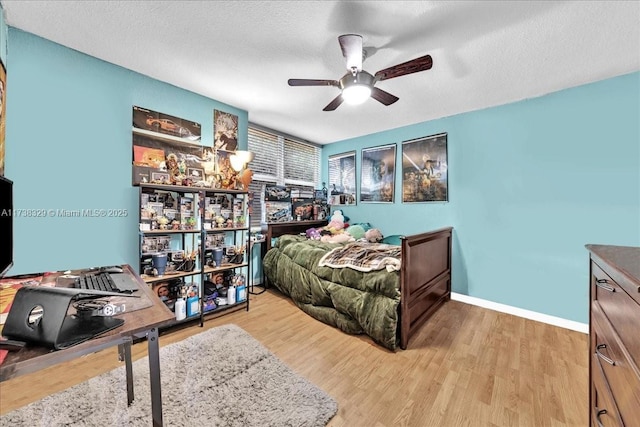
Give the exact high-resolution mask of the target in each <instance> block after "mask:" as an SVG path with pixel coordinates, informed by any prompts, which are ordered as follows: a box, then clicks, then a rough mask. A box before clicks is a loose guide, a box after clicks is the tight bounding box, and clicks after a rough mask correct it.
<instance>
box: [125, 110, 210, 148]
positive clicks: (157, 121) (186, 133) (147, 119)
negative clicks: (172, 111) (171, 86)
mask: <svg viewBox="0 0 640 427" xmlns="http://www.w3.org/2000/svg"><path fill="white" fill-rule="evenodd" d="M133 127H134V129H137V130H141V131H142V132H143V133H147V134H149V135H154V134H162V135H169V136H171V137H175V138H181V139H184V140H186V141H189V142H198V141H200V135H201V126H200V123H196V122H192V121H189V120H185V119H181V118H179V117H175V116H170V115H168V114H164V113H159V112H157V111H153V110H150V109H148V108H143V107H138V106H137V105H134V106H133Z"/></svg>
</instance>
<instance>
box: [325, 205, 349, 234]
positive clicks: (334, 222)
mask: <svg viewBox="0 0 640 427" xmlns="http://www.w3.org/2000/svg"><path fill="white" fill-rule="evenodd" d="M324 229H325V230H327V231H329V232H331V234H338V233H342V230H343V229H344V216H343V215H342V211H340V210H337V211H334V212H333V215H331V220H330V221H329V224H327V225H326V226H325V227H324Z"/></svg>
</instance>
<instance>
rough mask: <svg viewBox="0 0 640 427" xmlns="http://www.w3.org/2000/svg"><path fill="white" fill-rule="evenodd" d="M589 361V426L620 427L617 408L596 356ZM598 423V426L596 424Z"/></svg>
mask: <svg viewBox="0 0 640 427" xmlns="http://www.w3.org/2000/svg"><path fill="white" fill-rule="evenodd" d="M592 357H593V360H592V361H591V369H592V372H591V381H592V383H591V387H593V388H592V390H591V396H592V398H591V399H592V400H591V425H592V426H594V427H599V426H601V425H602V426H604V427H618V426H622V425H624V424H622V419H621V418H620V414H619V413H618V407H617V406H616V404H615V401H614V400H613V396H612V395H611V390H610V389H609V384H607V380H606V379H605V378H604V372H602V367H601V366H600V361H599V360H598V356H596V355H595V354H594V355H593V356H592ZM598 422H599V423H600V424H598Z"/></svg>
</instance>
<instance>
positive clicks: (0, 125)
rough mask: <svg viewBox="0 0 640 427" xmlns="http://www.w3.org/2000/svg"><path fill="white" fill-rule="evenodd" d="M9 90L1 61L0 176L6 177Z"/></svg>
mask: <svg viewBox="0 0 640 427" xmlns="http://www.w3.org/2000/svg"><path fill="white" fill-rule="evenodd" d="M6 89H7V73H6V71H5V68H4V64H3V63H2V61H0V176H4V135H5V127H6V125H5V123H6V119H5V111H6V108H5V105H6V104H7V103H6V102H5V100H6V99H5V93H6Z"/></svg>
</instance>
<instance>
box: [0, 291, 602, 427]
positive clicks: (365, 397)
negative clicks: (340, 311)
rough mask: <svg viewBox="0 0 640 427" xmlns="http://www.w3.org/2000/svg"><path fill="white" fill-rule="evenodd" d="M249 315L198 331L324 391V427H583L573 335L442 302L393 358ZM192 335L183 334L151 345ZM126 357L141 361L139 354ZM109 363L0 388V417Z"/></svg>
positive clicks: (581, 380) (288, 316)
mask: <svg viewBox="0 0 640 427" xmlns="http://www.w3.org/2000/svg"><path fill="white" fill-rule="evenodd" d="M250 304H251V307H250V310H249V311H248V312H247V311H245V310H241V311H236V312H234V313H231V314H229V315H226V316H222V317H219V318H216V319H210V320H208V321H207V322H206V323H205V326H204V328H205V329H207V328H212V327H215V326H218V325H221V324H226V323H235V324H237V325H238V326H240V327H242V328H243V329H245V330H246V331H247V332H249V333H250V334H251V335H253V336H254V337H255V338H256V339H257V340H259V341H260V342H262V343H263V344H264V345H265V346H266V347H268V348H269V349H270V350H271V351H272V352H273V353H275V354H276V355H277V356H278V357H279V358H280V359H281V360H283V361H284V362H285V363H286V364H287V365H289V366H290V367H291V368H292V369H293V370H295V371H296V372H298V373H299V374H300V375H302V376H304V377H306V378H307V379H309V380H310V381H312V382H313V383H315V384H316V385H318V386H319V387H321V388H322V389H324V390H325V391H326V392H328V393H329V394H330V395H331V396H333V397H334V398H335V399H336V401H337V402H338V407H339V409H338V413H337V414H336V416H335V417H334V418H333V419H332V420H331V422H330V423H329V426H332V427H338V426H349V427H353V426H363V427H365V426H366V427H382V426H417V427H418V426H419V427H423V426H438V427H440V426H456V427H457V426H473V427H476V426H532V427H543V426H554V427H555V426H580V427H583V426H587V425H588V407H589V405H588V345H587V335H585V334H582V333H579V332H574V331H569V330H565V329H562V328H558V327H554V326H550V325H546V324H543V323H538V322H534V321H531V320H525V319H522V318H518V317H515V316H511V315H507V314H502V313H498V312H494V311H490V310H487V309H484V308H479V307H475V306H471V305H467V304H464V303H461V302H456V301H450V302H448V303H446V304H445V306H444V307H443V308H442V309H440V310H439V311H438V312H437V313H436V314H435V315H434V316H433V317H432V318H431V319H430V320H429V321H428V322H427V323H426V324H425V325H424V326H423V327H422V328H421V329H420V331H419V332H418V334H417V335H415V336H414V337H413V338H412V339H411V341H410V342H409V348H408V349H407V350H404V351H403V350H398V351H397V352H395V353H394V352H390V351H388V350H385V349H383V348H381V347H379V346H377V345H375V344H373V343H372V341H371V340H370V339H368V338H367V337H364V336H352V335H347V334H344V333H342V332H341V331H339V330H337V329H334V328H332V327H330V326H328V325H325V324H323V323H321V322H318V321H316V320H314V319H313V318H311V317H309V316H307V315H306V314H304V313H303V312H302V311H300V310H299V309H298V308H297V307H295V306H294V305H293V304H292V303H291V301H290V300H288V299H286V298H284V297H282V296H281V295H280V294H278V293H276V292H275V291H269V292H266V293H264V294H261V295H257V296H254V295H252V296H251V303H250ZM201 331H202V329H201V328H200V327H199V326H198V325H197V324H194V326H191V327H188V328H184V329H181V330H177V331H171V332H168V333H165V334H163V335H162V336H161V338H160V343H161V345H166V344H169V343H172V342H175V341H179V340H181V339H184V338H186V337H187V336H190V335H193V334H196V333H199V332H201ZM133 351H134V358H139V357H142V356H144V355H145V354H146V343H145V342H143V343H139V344H136V345H134V349H133ZM193 360H194V363H205V361H201V362H198V358H197V357H194V359H193ZM118 363H119V362H118V361H117V356H116V351H115V349H110V350H104V351H102V352H99V353H95V354H92V355H89V356H85V357H83V358H80V359H78V360H75V361H73V362H69V363H66V364H63V365H59V366H57V367H54V368H50V369H47V370H45V371H40V372H39V373H37V374H32V375H27V376H23V377H20V378H16V379H13V380H10V381H7V382H4V383H1V384H0V414H4V413H6V412H8V411H11V410H13V409H15V408H18V407H20V406H23V405H26V404H27V403H29V402H31V401H34V400H37V399H40V398H42V397H44V396H46V395H48V394H51V393H54V392H56V391H59V390H63V389H65V388H67V387H70V386H72V385H74V384H76V383H78V382H81V381H84V380H86V379H88V378H90V377H93V376H96V375H98V374H100V373H102V372H106V371H108V370H111V369H113V368H115V367H116V366H117V365H118ZM119 397H121V398H123V399H124V398H125V397H124V392H123V393H122V396H119Z"/></svg>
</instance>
